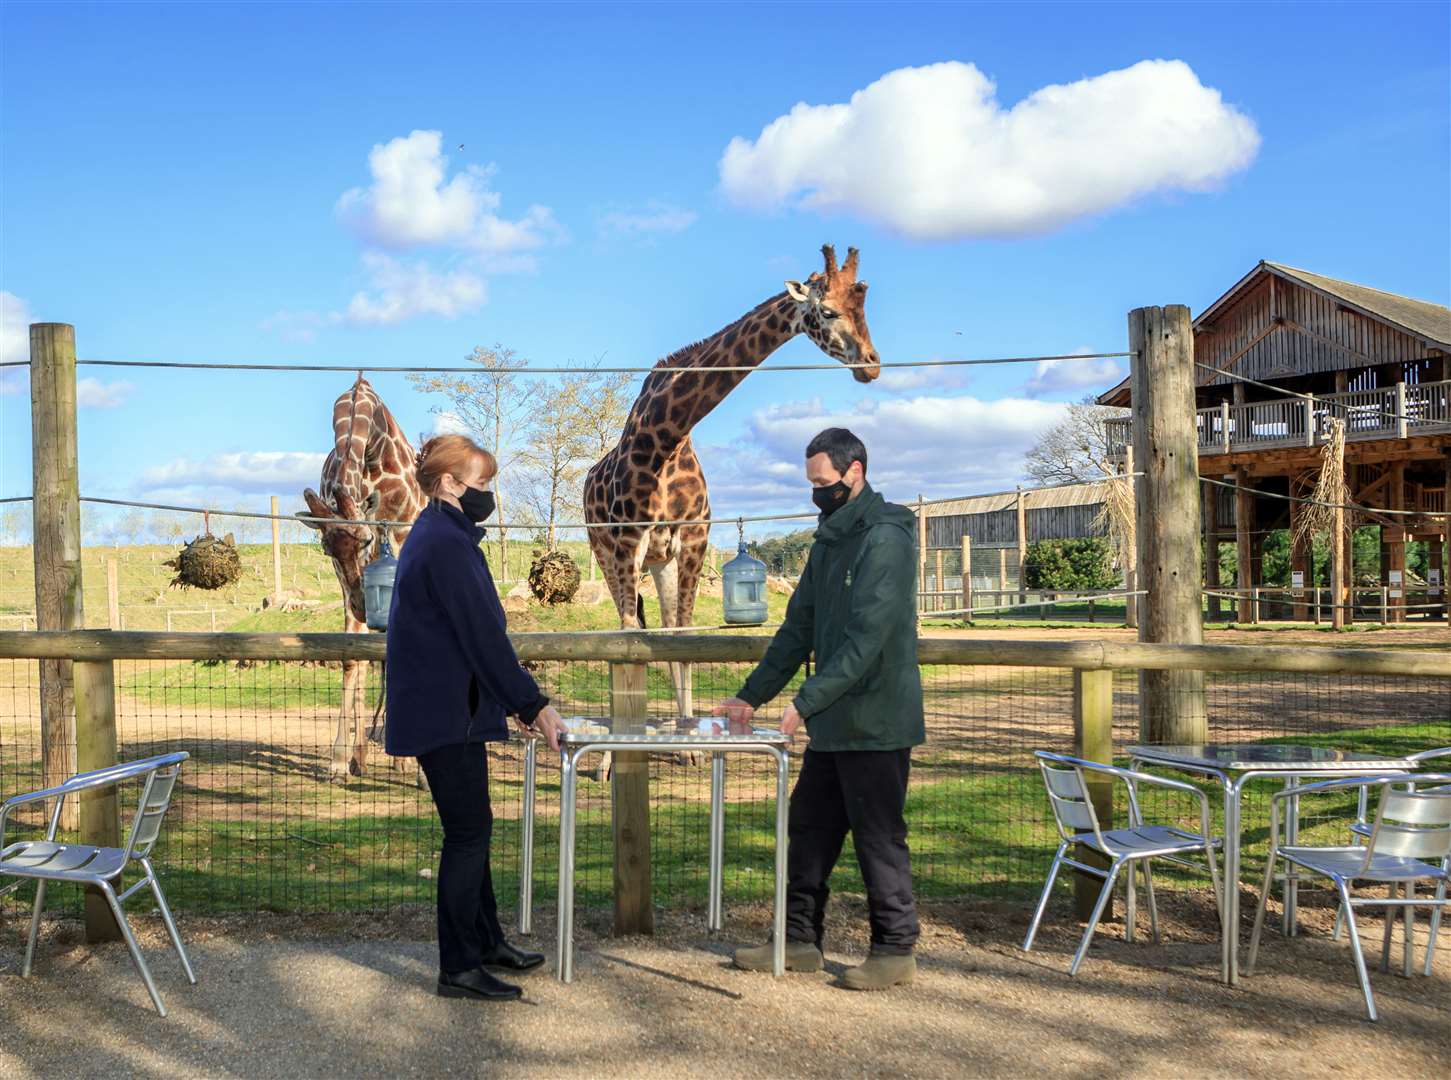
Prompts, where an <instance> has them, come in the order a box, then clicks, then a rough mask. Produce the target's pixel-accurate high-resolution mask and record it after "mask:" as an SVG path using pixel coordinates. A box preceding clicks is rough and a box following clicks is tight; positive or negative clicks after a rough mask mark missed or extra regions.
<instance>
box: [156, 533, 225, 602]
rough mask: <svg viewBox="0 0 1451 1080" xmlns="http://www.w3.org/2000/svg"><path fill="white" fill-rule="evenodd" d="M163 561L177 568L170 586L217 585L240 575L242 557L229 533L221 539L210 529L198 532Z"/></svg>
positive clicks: (202, 586) (213, 586)
mask: <svg viewBox="0 0 1451 1080" xmlns="http://www.w3.org/2000/svg"><path fill="white" fill-rule="evenodd" d="M162 565H163V566H169V567H170V568H171V569H173V570H175V571H176V577H174V578H172V580H171V585H172V587H173V588H175V587H176V586H178V585H180V586H181V587H182V588H190V589H220V588H223V587H224V586H227V585H231V584H232V583H233V582H235V581H236V580H237V579H238V578H240V577H241V576H242V557H241V556H240V555H239V554H237V545H236V543H235V542H234V541H233V540H232V534H231V533H227V535H226V536H224V537H222V538H221V539H220V540H218V539H217V538H216V537H215V536H213V535H212V534H211V533H207V534H206V535H204V536H198V537H197V538H196V539H194V540H193V541H192V542H191V543H189V544H187V545H186V546H185V547H183V548H182V549H181V551H180V552H179V553H178V554H177V556H176V558H174V559H168V560H167V561H166V562H164V563H162Z"/></svg>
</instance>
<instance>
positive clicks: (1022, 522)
mask: <svg viewBox="0 0 1451 1080" xmlns="http://www.w3.org/2000/svg"><path fill="white" fill-rule="evenodd" d="M1017 510H1018V603H1020V604H1026V603H1027V602H1028V575H1027V572H1026V571H1025V570H1024V569H1023V564H1024V563H1026V562H1027V561H1028V504H1027V503H1026V502H1025V501H1024V497H1023V485H1022V484H1019V485H1018V506H1017ZM1038 615H1039V617H1040V618H1041V617H1042V615H1043V612H1042V610H1041V609H1040V610H1039V612H1038Z"/></svg>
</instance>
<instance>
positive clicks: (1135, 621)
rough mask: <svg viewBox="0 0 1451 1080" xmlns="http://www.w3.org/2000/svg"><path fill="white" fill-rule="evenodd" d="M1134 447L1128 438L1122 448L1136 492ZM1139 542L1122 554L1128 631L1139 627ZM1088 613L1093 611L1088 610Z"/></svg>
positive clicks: (1126, 471) (1130, 438)
mask: <svg viewBox="0 0 1451 1080" xmlns="http://www.w3.org/2000/svg"><path fill="white" fill-rule="evenodd" d="M1136 471H1137V470H1136V469H1135V468H1134V446H1133V437H1132V436H1130V437H1129V445H1128V446H1125V447H1124V473H1125V474H1126V475H1127V476H1128V478H1129V485H1130V490H1137V488H1136V487H1135V486H1134V485H1135V484H1136V480H1135V478H1134V473H1135V472H1136ZM1138 546H1139V542H1138V539H1137V536H1136V537H1135V539H1134V542H1133V543H1132V544H1130V545H1129V550H1128V551H1125V552H1124V553H1123V560H1124V591H1125V592H1127V593H1129V594H1130V595H1128V596H1125V597H1124V625H1125V626H1127V627H1128V628H1129V629H1130V630H1137V629H1138V626H1139V598H1138V597H1137V596H1134V595H1133V593H1134V592H1136V591H1137V590H1138V587H1139V552H1138ZM1089 610H1090V611H1092V610H1093V609H1092V608H1090V609H1089Z"/></svg>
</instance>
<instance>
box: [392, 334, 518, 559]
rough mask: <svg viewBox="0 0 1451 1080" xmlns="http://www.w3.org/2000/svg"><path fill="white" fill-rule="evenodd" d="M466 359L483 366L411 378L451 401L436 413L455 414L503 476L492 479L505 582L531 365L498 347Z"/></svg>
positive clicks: (417, 385)
mask: <svg viewBox="0 0 1451 1080" xmlns="http://www.w3.org/2000/svg"><path fill="white" fill-rule="evenodd" d="M466 359H467V360H468V361H469V362H470V363H472V364H477V365H479V370H478V372H477V373H476V374H473V373H471V374H467V375H457V374H452V373H443V374H433V373H427V374H412V375H409V376H408V380H409V381H410V382H411V383H412V384H413V386H414V388H415V389H417V390H421V391H423V392H424V393H428V394H443V395H444V396H445V397H447V398H448V400H449V405H448V407H447V409H437V408H436V409H434V410H433V411H434V412H435V413H439V414H442V413H445V412H447V413H449V414H451V415H452V416H453V417H454V419H456V420H457V421H458V423H459V424H460V425H462V426H463V427H464V428H465V429H466V430H467V431H469V432H471V433H472V434H474V435H475V436H476V437H477V438H478V441H479V442H480V443H481V444H482V445H484V446H486V447H488V448H489V450H490V451H491V452H492V453H493V455H494V460H495V461H497V462H498V463H499V475H498V476H496V477H495V478H494V501H495V503H496V505H497V509H496V510H495V514H496V515H497V516H496V520H497V521H498V522H500V523H502V524H501V525H499V526H496V528H495V534H496V535H497V536H498V538H499V576H500V578H501V579H502V580H507V579H508V576H509V530H508V528H507V525H508V521H509V518H508V516H507V511H506V509H505V506H506V501H505V488H506V486H507V487H508V488H510V490H512V488H513V486H514V477H513V474H512V470H511V466H512V465H513V464H515V462H516V461H517V459H518V454H519V447H518V445H517V443H516V440H517V438H518V435H519V431H520V428H521V427H522V426H523V425H524V423H525V421H526V418H527V416H528V413H529V394H530V388H529V387H526V386H525V385H523V383H522V382H521V380H520V375H519V373H520V372H521V371H524V370H525V369H526V368H527V367H528V366H529V361H528V360H525V359H522V358H520V357H519V356H518V354H517V353H515V352H514V350H513V349H510V348H506V347H505V346H503V345H498V344H496V345H494V346H493V347H492V348H488V349H486V348H484V347H483V346H475V347H474V351H473V352H472V353H470V354H469V355H468V356H467V357H466ZM511 498H512V496H511Z"/></svg>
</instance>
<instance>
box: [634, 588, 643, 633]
mask: <svg viewBox="0 0 1451 1080" xmlns="http://www.w3.org/2000/svg"><path fill="white" fill-rule="evenodd" d="M635 615H636V617H637V618H638V619H639V620H640V629H641V630H643V629H645V598H644V597H643V596H639V595H637V596H636V597H635Z"/></svg>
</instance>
